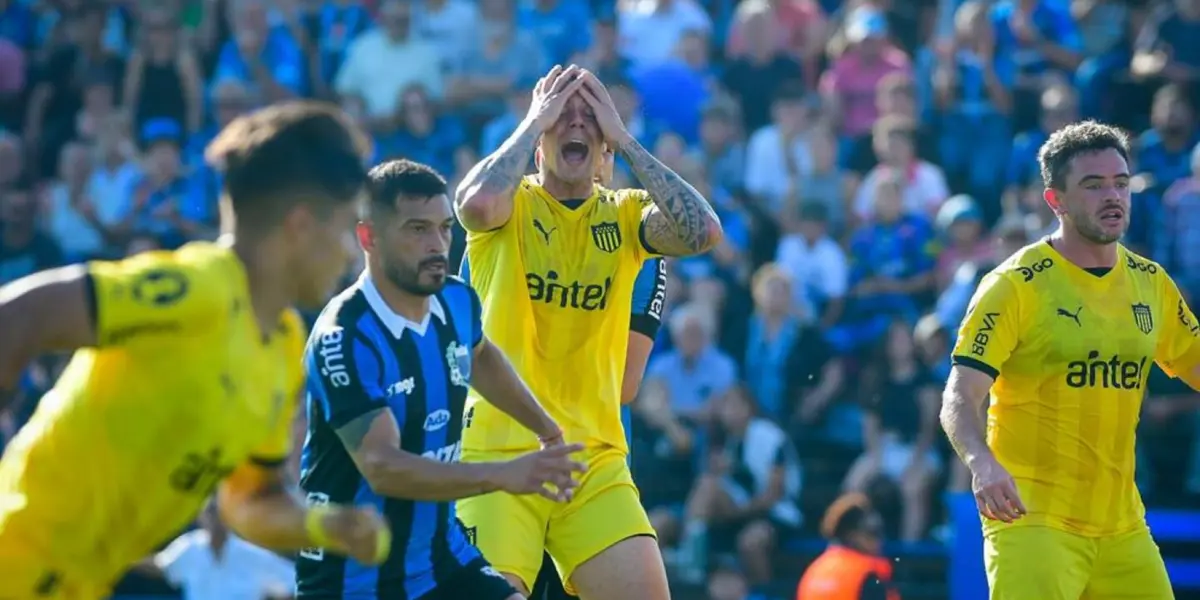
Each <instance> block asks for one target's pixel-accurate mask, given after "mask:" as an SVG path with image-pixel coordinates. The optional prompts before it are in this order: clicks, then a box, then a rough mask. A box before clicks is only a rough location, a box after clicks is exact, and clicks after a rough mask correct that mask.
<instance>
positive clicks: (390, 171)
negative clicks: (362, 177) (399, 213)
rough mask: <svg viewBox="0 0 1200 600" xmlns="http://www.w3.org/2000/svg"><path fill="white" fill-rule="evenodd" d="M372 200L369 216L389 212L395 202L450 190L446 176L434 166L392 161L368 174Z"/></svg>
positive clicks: (441, 193)
mask: <svg viewBox="0 0 1200 600" xmlns="http://www.w3.org/2000/svg"><path fill="white" fill-rule="evenodd" d="M367 189H368V190H369V192H370V196H371V201H370V202H369V203H368V206H367V214H366V216H367V217H368V218H372V217H378V216H380V215H390V214H392V213H394V212H395V210H396V202H397V201H398V200H405V199H421V200H427V199H429V198H432V197H434V196H440V195H443V194H445V193H446V192H447V185H446V179H445V178H444V177H442V176H441V175H440V174H439V173H438V172H437V170H436V169H434V168H433V167H431V166H429V165H426V164H422V163H419V162H416V161H411V160H407V159H399V160H390V161H388V162H385V163H382V164H379V165H377V166H375V168H373V169H371V171H370V172H369V173H367Z"/></svg>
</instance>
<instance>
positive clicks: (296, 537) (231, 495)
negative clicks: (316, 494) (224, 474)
mask: <svg viewBox="0 0 1200 600" xmlns="http://www.w3.org/2000/svg"><path fill="white" fill-rule="evenodd" d="M217 508H218V509H219V510H220V512H221V520H222V521H224V522H225V524H226V525H228V526H229V528H230V529H232V530H233V532H234V533H236V534H238V535H239V536H241V537H242V538H243V539H245V540H247V541H249V542H251V543H253V544H255V545H258V546H262V547H263V548H269V549H271V550H279V551H295V550H300V549H303V548H306V547H309V546H312V545H314V544H313V540H311V539H309V535H308V532H307V531H306V529H305V527H304V519H305V517H306V516H307V514H308V509H307V507H305V505H304V501H303V499H301V498H300V497H299V496H298V495H297V494H295V493H294V492H293V491H291V490H290V489H288V486H287V484H286V483H285V480H284V478H283V473H282V471H281V470H280V469H279V468H274V467H273V468H266V467H259V466H257V465H253V464H246V465H243V466H241V467H238V468H237V469H235V470H234V472H233V473H232V474H231V475H230V476H229V477H228V478H227V479H226V480H225V481H224V482H222V484H221V487H220V488H219V490H218V491H217Z"/></svg>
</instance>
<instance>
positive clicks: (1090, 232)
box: [1071, 215, 1129, 245]
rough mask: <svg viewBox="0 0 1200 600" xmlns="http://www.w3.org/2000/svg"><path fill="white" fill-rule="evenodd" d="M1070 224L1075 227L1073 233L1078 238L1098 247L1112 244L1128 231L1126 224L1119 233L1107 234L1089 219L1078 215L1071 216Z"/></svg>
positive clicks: (1127, 224)
mask: <svg viewBox="0 0 1200 600" xmlns="http://www.w3.org/2000/svg"><path fill="white" fill-rule="evenodd" d="M1071 224H1072V226H1074V227H1075V232H1076V233H1078V234H1079V235H1080V237H1082V238H1083V239H1085V240H1087V241H1089V242H1091V243H1093V244H1099V245H1105V244H1112V243H1114V242H1116V241H1118V240H1120V239H1121V238H1122V237H1123V236H1124V235H1125V231H1126V230H1128V229H1129V223H1128V222H1127V223H1125V226H1124V227H1122V228H1121V230H1120V231H1119V232H1116V233H1109V232H1107V231H1105V230H1104V228H1102V227H1101V226H1100V225H1099V224H1098V223H1097V222H1096V221H1094V220H1093V219H1091V218H1090V217H1086V216H1085V217H1082V218H1081V217H1080V216H1079V215H1071Z"/></svg>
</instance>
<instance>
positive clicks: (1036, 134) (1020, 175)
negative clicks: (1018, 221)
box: [1002, 85, 1079, 214]
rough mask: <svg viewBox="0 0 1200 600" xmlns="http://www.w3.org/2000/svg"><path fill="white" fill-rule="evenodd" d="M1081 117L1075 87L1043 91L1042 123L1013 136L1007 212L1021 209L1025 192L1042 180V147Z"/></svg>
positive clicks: (1005, 198)
mask: <svg viewBox="0 0 1200 600" xmlns="http://www.w3.org/2000/svg"><path fill="white" fill-rule="evenodd" d="M1078 118H1079V110H1078V104H1077V96H1076V94H1075V90H1074V89H1072V88H1071V87H1070V86H1067V85H1055V86H1051V87H1049V88H1047V89H1046V91H1044V92H1042V105H1041V114H1039V115H1038V123H1039V126H1038V127H1037V128H1036V129H1030V130H1029V131H1026V132H1024V133H1021V134H1019V135H1017V137H1016V138H1014V139H1013V143H1012V152H1011V153H1009V156H1008V163H1007V164H1008V167H1007V169H1006V170H1005V177H1004V196H1003V201H1002V206H1003V208H1004V213H1005V214H1016V213H1018V212H1020V195H1021V191H1022V190H1024V189H1026V188H1028V187H1029V186H1030V184H1033V183H1035V182H1040V181H1041V178H1042V174H1041V172H1040V171H1039V167H1038V150H1039V149H1041V147H1042V144H1043V143H1045V142H1046V139H1047V138H1049V137H1050V134H1051V133H1053V132H1055V131H1058V130H1059V129H1060V128H1062V127H1063V126H1065V125H1067V124H1068V123H1072V122H1074V121H1075V120H1077V119H1078Z"/></svg>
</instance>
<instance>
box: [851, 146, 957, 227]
mask: <svg viewBox="0 0 1200 600" xmlns="http://www.w3.org/2000/svg"><path fill="white" fill-rule="evenodd" d="M889 171H890V167H887V166H885V165H878V166H876V167H875V168H874V169H871V171H870V172H868V173H867V176H866V177H865V178H864V179H863V182H862V185H860V186H859V187H858V197H856V198H855V199H854V213H855V214H856V215H857V216H858V218H860V219H863V220H868V219H870V218H871V217H872V216H873V215H874V214H875V188H876V187H878V186H879V180H880V179H882V178H883V177H885V176H887V174H888V173H889ZM949 197H950V188H949V186H947V185H946V176H945V175H944V174H943V173H942V170H941V169H940V168H938V167H937V165H934V164H931V163H928V162H926V161H923V160H922V161H919V162H917V163H916V164H915V165H913V168H912V171H911V172H909V173H908V176H907V178H906V180H905V184H904V210H905V211H907V212H911V213H916V214H921V215H926V216H929V217H932V216H933V215H934V214H936V213H937V210H938V209H939V208H941V206H942V203H943V202H945V201H946V199H947V198H949Z"/></svg>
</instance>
